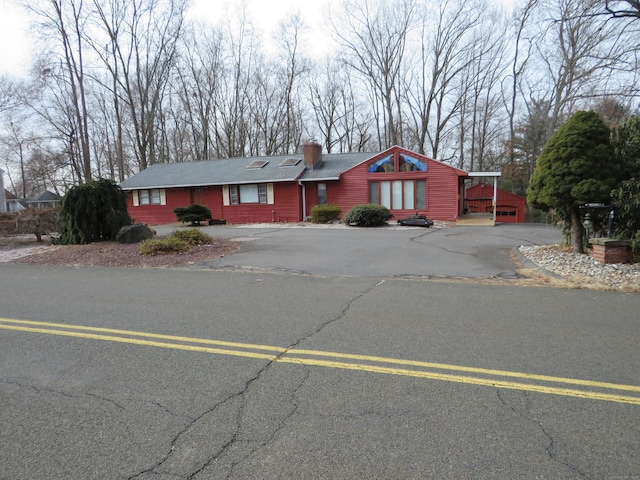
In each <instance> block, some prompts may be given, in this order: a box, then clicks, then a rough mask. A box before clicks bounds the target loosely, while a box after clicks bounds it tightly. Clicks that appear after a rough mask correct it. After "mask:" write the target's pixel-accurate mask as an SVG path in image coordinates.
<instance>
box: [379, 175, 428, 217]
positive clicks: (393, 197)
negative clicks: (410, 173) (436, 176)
mask: <svg viewBox="0 0 640 480" xmlns="http://www.w3.org/2000/svg"><path fill="white" fill-rule="evenodd" d="M369 202H371V203H376V204H379V205H383V206H385V207H387V208H388V209H389V210H415V209H425V208H426V207H427V183H426V182H425V181H424V180H391V181H383V182H370V183H369Z"/></svg>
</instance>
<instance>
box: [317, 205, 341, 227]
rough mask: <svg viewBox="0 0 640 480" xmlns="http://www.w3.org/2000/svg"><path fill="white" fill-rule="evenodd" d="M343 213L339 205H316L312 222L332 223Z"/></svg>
mask: <svg viewBox="0 0 640 480" xmlns="http://www.w3.org/2000/svg"><path fill="white" fill-rule="evenodd" d="M340 212H342V208H340V206H338V205H332V204H329V203H327V204H325V205H315V206H314V207H313V208H312V209H311V222H312V223H331V222H333V221H335V220H337V219H338V217H339V216H340Z"/></svg>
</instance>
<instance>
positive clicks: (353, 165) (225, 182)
mask: <svg viewBox="0 0 640 480" xmlns="http://www.w3.org/2000/svg"><path fill="white" fill-rule="evenodd" d="M497 175H499V174H497ZM494 176H495V175H494ZM468 178H469V174H468V173H467V172H465V171H464V170H460V169H458V168H455V167H452V166H450V165H446V164H444V163H442V162H439V161H437V160H433V159H431V158H428V157H425V156H424V155H420V154H418V153H415V152H412V151H410V150H406V149H404V148H401V147H398V146H395V147H392V148H389V149H387V150H384V151H382V152H378V153H338V154H325V155H323V154H322V148H321V146H320V145H319V144H317V143H313V142H309V143H305V144H304V146H303V153H302V155H300V154H297V155H280V156H271V157H252V158H229V159H220V160H208V161H200V162H187V163H166V164H154V165H152V166H150V167H149V168H147V169H146V170H143V171H141V172H140V173H138V174H137V175H134V176H132V177H130V178H128V179H126V180H125V181H123V182H122V183H120V187H121V188H122V189H123V190H124V191H126V192H128V200H127V202H128V208H129V214H130V216H131V218H132V219H133V220H134V221H135V222H144V223H148V224H162V223H171V222H175V221H176V216H175V214H174V213H173V209H174V208H176V207H185V206H187V205H190V204H193V203H198V204H201V205H205V206H207V207H208V208H209V209H210V210H211V213H212V215H213V218H216V219H224V220H226V221H227V222H228V223H252V222H298V221H301V220H304V219H305V218H306V217H308V216H309V215H310V213H311V208H313V206H314V205H317V204H324V203H331V204H336V205H339V206H341V207H342V213H343V214H344V213H346V212H347V211H348V210H349V209H350V208H351V207H352V206H354V205H357V204H362V203H377V204H381V205H384V206H386V207H388V208H389V209H390V210H391V213H392V214H393V215H394V216H395V218H403V217H405V216H408V215H413V214H415V213H416V212H419V213H420V214H424V215H427V216H428V217H429V218H432V219H436V220H448V221H455V220H457V219H458V217H459V216H461V215H462V214H463V211H464V192H465V179H468Z"/></svg>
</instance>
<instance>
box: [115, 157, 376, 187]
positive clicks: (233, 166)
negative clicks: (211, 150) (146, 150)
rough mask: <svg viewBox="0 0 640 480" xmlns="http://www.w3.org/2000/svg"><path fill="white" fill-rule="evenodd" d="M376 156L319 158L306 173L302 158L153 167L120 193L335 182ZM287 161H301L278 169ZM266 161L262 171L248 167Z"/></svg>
mask: <svg viewBox="0 0 640 480" xmlns="http://www.w3.org/2000/svg"><path fill="white" fill-rule="evenodd" d="M374 155H375V153H338V154H331V155H322V157H321V160H322V163H321V165H320V167H319V168H315V169H314V170H305V167H304V161H303V160H302V155H301V154H297V155H278V156H272V157H247V158H244V157H242V158H227V159H220V160H206V161H199V162H184V163H162V164H160V163H156V164H154V165H151V166H150V167H149V168H147V169H146V170H143V171H141V172H140V173H138V174H136V175H134V176H132V177H129V178H127V179H126V180H124V181H123V182H121V183H120V187H121V188H122V189H123V190H136V189H141V188H145V189H146V188H171V187H192V186H206V185H230V184H243V183H267V182H269V183H271V182H287V181H297V180H337V179H338V178H339V177H340V174H342V173H343V172H345V171H347V170H349V169H350V168H353V167H354V166H356V165H358V164H360V163H362V162H364V161H366V160H367V159H369V158H371V157H372V156H374ZM288 158H300V160H301V161H300V163H298V164H297V165H295V166H293V167H280V166H279V165H280V163H282V162H283V161H285V160H286V159H288ZM259 160H262V161H267V162H268V163H267V164H266V165H265V166H264V167H262V168H251V169H248V168H247V166H248V165H249V164H251V163H252V162H254V161H259Z"/></svg>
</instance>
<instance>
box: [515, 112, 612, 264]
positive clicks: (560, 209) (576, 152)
mask: <svg viewBox="0 0 640 480" xmlns="http://www.w3.org/2000/svg"><path fill="white" fill-rule="evenodd" d="M619 175H620V169H619V166H618V164H617V162H616V161H615V160H614V155H613V148H612V146H611V140H610V131H609V127H607V126H606V125H605V123H604V122H603V121H602V119H601V118H600V117H599V116H598V114H596V113H595V112H577V113H575V114H574V115H573V116H571V118H570V119H569V120H568V121H567V122H566V123H565V124H564V125H562V126H561V127H560V128H559V129H558V130H557V131H556V133H554V134H553V135H552V136H551V138H550V139H549V141H548V142H547V144H546V145H545V146H544V148H543V149H542V153H541V154H540V157H539V158H538V161H537V163H536V168H535V170H534V172H533V175H532V176H531V179H530V181H529V188H528V189H527V197H528V201H529V204H530V205H531V206H532V207H535V208H539V209H541V210H544V211H549V210H554V211H555V212H556V213H557V214H558V216H559V217H560V219H561V220H563V221H564V223H565V232H564V233H565V238H567V239H568V240H570V243H571V248H572V250H573V252H574V253H583V252H584V250H583V246H582V237H583V230H584V229H583V227H582V222H581V219H580V210H579V207H580V205H583V204H585V203H591V202H609V201H610V193H611V190H612V189H613V188H614V187H615V186H616V182H617V181H618V180H619Z"/></svg>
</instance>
